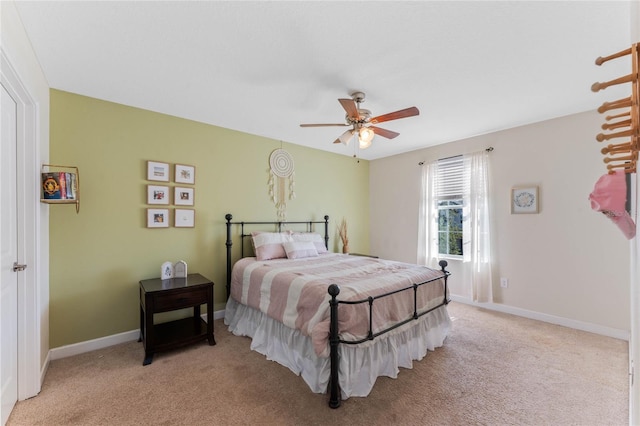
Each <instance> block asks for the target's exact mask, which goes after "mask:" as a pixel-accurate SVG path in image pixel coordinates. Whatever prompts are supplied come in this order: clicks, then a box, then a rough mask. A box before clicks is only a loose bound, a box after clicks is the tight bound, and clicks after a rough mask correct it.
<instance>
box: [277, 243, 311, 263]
mask: <svg viewBox="0 0 640 426" xmlns="http://www.w3.org/2000/svg"><path fill="white" fill-rule="evenodd" d="M282 245H283V247H284V251H285V252H286V253H287V258H289V259H302V258H304V257H315V256H317V255H318V250H316V246H315V245H314V244H313V243H312V242H311V241H289V242H286V243H283V244H282Z"/></svg>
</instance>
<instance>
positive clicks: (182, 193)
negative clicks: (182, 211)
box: [173, 186, 195, 206]
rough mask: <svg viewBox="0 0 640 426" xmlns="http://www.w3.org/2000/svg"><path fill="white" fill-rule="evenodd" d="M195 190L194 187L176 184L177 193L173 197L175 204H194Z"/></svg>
mask: <svg viewBox="0 0 640 426" xmlns="http://www.w3.org/2000/svg"><path fill="white" fill-rule="evenodd" d="M194 191H195V189H194V188H184V187H181V186H176V187H175V194H174V197H173V204H175V205H176V206H192V205H193V193H194Z"/></svg>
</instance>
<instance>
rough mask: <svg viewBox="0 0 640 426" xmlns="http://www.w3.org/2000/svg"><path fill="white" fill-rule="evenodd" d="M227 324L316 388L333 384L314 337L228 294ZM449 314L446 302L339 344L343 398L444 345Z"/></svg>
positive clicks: (323, 389)
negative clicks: (371, 335) (372, 335)
mask: <svg viewBox="0 0 640 426" xmlns="http://www.w3.org/2000/svg"><path fill="white" fill-rule="evenodd" d="M224 323H225V324H226V325H228V326H229V331H230V332H232V333H233V334H235V335H236V336H248V337H250V338H251V339H252V342H251V349H252V350H254V351H256V352H259V353H261V354H263V355H265V356H266V357H267V359H269V360H272V361H276V362H277V363H279V364H281V365H283V366H285V367H288V368H289V369H290V370H291V371H293V372H294V373H296V374H298V375H300V376H302V378H303V379H304V381H305V382H306V383H307V385H309V387H310V388H311V390H312V391H313V392H315V393H325V392H326V391H327V385H328V384H329V376H330V362H329V358H321V357H318V356H317V355H316V353H315V351H314V350H313V345H312V343H311V339H310V338H309V337H307V336H304V335H303V334H302V333H300V332H299V331H298V330H293V329H291V328H289V327H287V326H285V325H284V324H282V323H279V322H278V321H275V320H274V319H272V318H270V317H268V316H267V315H265V314H263V313H262V312H260V311H258V310H255V309H253V308H250V307H248V306H245V305H241V304H239V303H238V302H236V301H235V300H234V299H231V298H229V300H228V301H227V306H226V310H225V317H224ZM450 327H451V319H450V318H449V314H448V312H447V307H446V306H441V307H439V308H438V309H435V310H433V311H431V312H430V313H428V314H426V315H424V316H422V317H420V318H419V319H418V320H417V321H414V322H411V323H409V324H405V326H403V327H399V328H397V329H396V330H393V331H391V332H389V333H387V334H384V335H382V336H380V337H378V338H376V339H375V340H373V341H369V342H366V343H364V344H361V345H346V344H340V346H339V354H340V367H339V376H340V378H339V382H340V388H341V391H342V399H347V398H348V397H350V396H367V395H368V394H369V392H371V389H372V388H373V385H374V383H375V381H376V378H377V377H379V376H387V377H391V378H394V379H395V378H396V377H397V376H398V372H399V367H403V368H411V367H412V365H413V361H414V360H421V359H422V358H423V357H424V356H425V355H426V354H427V350H431V351H433V350H434V349H435V348H437V347H440V346H442V344H443V343H444V340H445V338H446V337H447V334H448V333H449V329H450Z"/></svg>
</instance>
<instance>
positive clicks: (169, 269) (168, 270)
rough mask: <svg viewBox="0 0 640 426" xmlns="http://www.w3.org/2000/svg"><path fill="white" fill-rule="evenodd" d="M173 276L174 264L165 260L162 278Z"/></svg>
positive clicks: (161, 271) (167, 278) (161, 273)
mask: <svg viewBox="0 0 640 426" xmlns="http://www.w3.org/2000/svg"><path fill="white" fill-rule="evenodd" d="M171 278H173V264H172V263H171V262H164V263H163V264H162V268H161V270H160V279H162V280H169V279H171Z"/></svg>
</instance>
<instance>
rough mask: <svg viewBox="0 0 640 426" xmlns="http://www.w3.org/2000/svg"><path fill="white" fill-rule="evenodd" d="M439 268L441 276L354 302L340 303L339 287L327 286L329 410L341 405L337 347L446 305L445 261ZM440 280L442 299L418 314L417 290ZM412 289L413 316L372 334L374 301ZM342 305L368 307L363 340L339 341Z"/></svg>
mask: <svg viewBox="0 0 640 426" xmlns="http://www.w3.org/2000/svg"><path fill="white" fill-rule="evenodd" d="M439 265H440V268H441V270H442V273H443V276H440V277H437V278H434V279H431V280H428V281H425V282H422V283H419V284H413V285H411V286H409V287H405V288H403V289H399V290H395V291H391V292H389V293H385V294H382V295H379V296H376V297H371V296H369V297H368V298H366V299H362V300H356V301H340V300H337V297H338V295H339V294H340V287H338V285H336V284H331V285H330V286H329V289H328V291H329V295H330V296H331V300H330V301H329V305H330V315H331V322H330V325H329V346H330V362H331V375H330V378H329V393H330V396H329V406H330V407H331V408H338V407H340V404H341V399H342V398H341V395H340V383H339V378H338V366H339V363H340V356H339V354H338V346H339V345H340V344H341V343H342V344H346V345H355V344H358V343H363V342H366V341H367V340H373V339H375V338H376V337H378V336H380V335H382V334H385V333H388V332H389V331H391V330H394V329H396V328H398V327H400V326H402V325H404V324H406V323H408V322H410V321H415V320H417V319H418V318H420V317H421V316H423V315H426V314H428V313H429V312H432V311H434V310H436V309H438V308H440V307H441V306H444V305H447V304H448V303H449V301H450V300H449V297H448V289H447V278H448V277H449V275H450V273H449V272H448V271H446V270H445V268H446V267H447V265H448V263H447V261H446V260H441V261H440V262H439ZM441 278H444V297H443V300H442V302H441V303H440V304H438V305H437V306H435V307H433V308H431V309H429V310H427V311H425V312H421V313H418V297H417V295H418V288H419V287H420V286H422V285H425V284H428V283H430V282H433V281H436V280H439V279H441ZM412 289H413V315H412V316H411V317H409V318H407V319H405V320H404V321H401V322H399V323H397V324H394V325H393V326H391V327H389V328H386V329H384V330H382V331H379V332H377V333H374V332H373V306H374V305H373V303H374V301H375V300H377V299H381V298H383V297H387V296H391V295H392V294H396V293H400V292H403V291H411V290H412ZM340 303H342V304H349V305H355V304H361V303H367V304H368V305H369V331H368V335H367V337H365V338H364V339H360V340H355V341H348V340H342V339H340V336H339V334H338V305H339V304H340Z"/></svg>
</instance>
